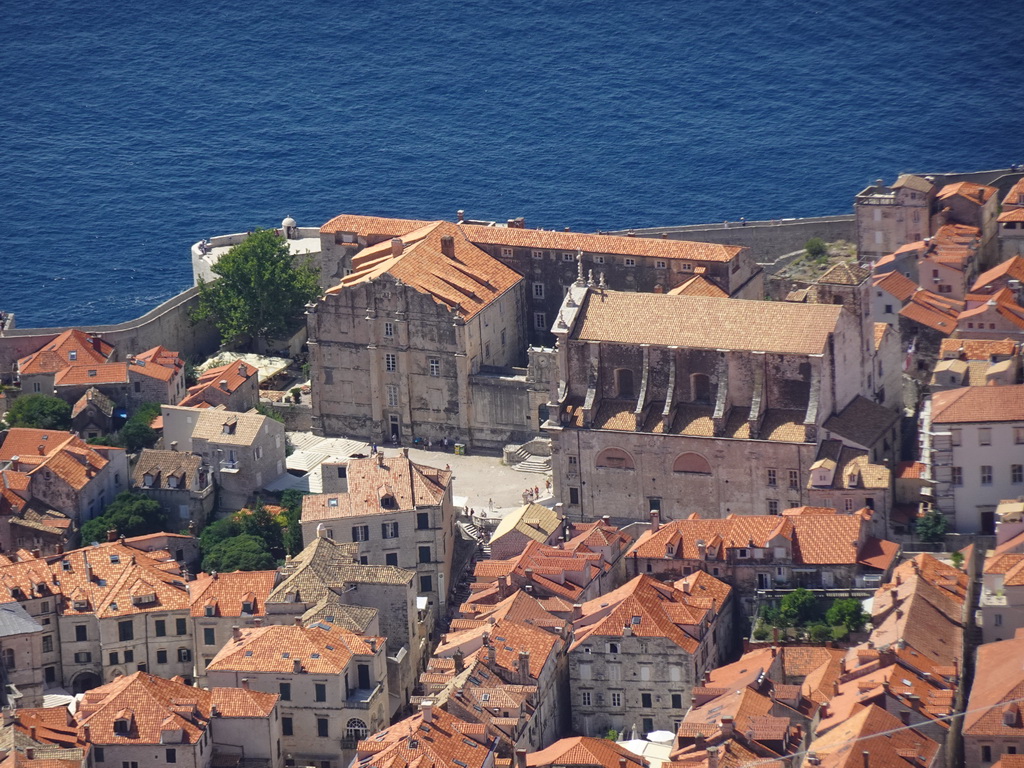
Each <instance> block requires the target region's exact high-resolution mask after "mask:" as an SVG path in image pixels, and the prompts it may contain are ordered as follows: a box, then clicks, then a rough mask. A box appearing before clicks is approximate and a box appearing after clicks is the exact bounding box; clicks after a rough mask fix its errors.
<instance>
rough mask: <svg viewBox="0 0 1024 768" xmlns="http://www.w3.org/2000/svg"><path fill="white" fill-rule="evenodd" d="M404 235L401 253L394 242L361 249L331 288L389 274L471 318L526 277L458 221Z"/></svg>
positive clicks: (435, 224) (335, 290)
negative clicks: (347, 272) (394, 248)
mask: <svg viewBox="0 0 1024 768" xmlns="http://www.w3.org/2000/svg"><path fill="white" fill-rule="evenodd" d="M446 237H451V238H452V241H451V242H452V253H451V255H450V256H448V255H445V254H444V252H443V250H442V249H443V248H444V247H445V246H444V243H443V241H442V238H446ZM405 239H406V241H407V242H405V243H404V245H403V250H402V252H401V253H400V254H399V255H397V256H396V255H393V253H392V247H391V243H390V242H385V243H381V244H379V245H376V246H371V247H369V248H366V249H364V250H363V251H361V252H360V253H359V254H358V255H357V256H355V257H354V258H353V260H352V267H353V270H354V271H353V272H352V274H350V275H346V276H345V277H344V278H342V280H341V283H340V284H339V285H337V286H335V287H334V288H331V289H329V290H328V291H327V293H328V294H331V293H337V292H338V291H341V290H344V289H345V288H347V287H350V286H352V285H357V284H359V283H364V282H369V281H372V280H374V279H376V278H379V277H381V276H383V275H385V274H387V275H390V276H391V277H393V278H395V279H397V280H400V281H402V282H403V283H405V284H407V285H409V286H411V287H413V288H415V289H416V290H417V291H420V292H422V293H426V294H428V295H429V296H430V297H431V298H432V299H433V300H434V301H435V302H436V303H438V304H441V305H443V306H445V307H447V308H448V309H449V310H452V311H454V312H456V313H457V314H458V315H459V316H461V317H463V318H465V319H469V318H471V317H473V316H474V315H476V314H477V313H478V312H480V311H481V310H482V309H484V308H485V307H486V306H488V305H489V304H490V303H491V302H492V301H494V300H495V299H497V298H498V297H500V296H502V295H504V294H505V293H506V292H507V291H509V290H511V289H512V288H514V287H515V286H516V285H518V284H519V283H521V282H522V279H523V278H522V276H521V275H519V274H518V273H517V272H515V271H514V270H512V269H510V268H508V267H506V266H505V265H504V264H502V263H501V262H500V261H498V260H497V259H495V258H493V257H492V256H491V255H490V254H488V253H486V252H484V251H482V250H480V249H479V248H477V247H476V246H475V245H473V244H472V243H471V242H469V241H468V240H467V239H466V236H465V233H464V232H463V231H462V228H461V227H459V226H458V225H455V224H450V223H448V222H434V223H432V224H429V225H427V226H424V227H421V228H420V229H417V230H415V231H413V232H410V233H408V234H407V235H405Z"/></svg>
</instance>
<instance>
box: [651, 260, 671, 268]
mask: <svg viewBox="0 0 1024 768" xmlns="http://www.w3.org/2000/svg"><path fill="white" fill-rule="evenodd" d="M654 266H655V268H657V269H665V268H666V267H668V264H667V263H665V262H664V261H656V262H654Z"/></svg>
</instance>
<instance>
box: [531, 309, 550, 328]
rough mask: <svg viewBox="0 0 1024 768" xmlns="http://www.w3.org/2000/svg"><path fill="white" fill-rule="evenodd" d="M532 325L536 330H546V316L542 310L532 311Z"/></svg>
mask: <svg viewBox="0 0 1024 768" xmlns="http://www.w3.org/2000/svg"><path fill="white" fill-rule="evenodd" d="M533 327H534V328H536V329H537V330H538V331H546V330H547V329H548V316H547V315H546V314H544V313H543V312H534V313H533Z"/></svg>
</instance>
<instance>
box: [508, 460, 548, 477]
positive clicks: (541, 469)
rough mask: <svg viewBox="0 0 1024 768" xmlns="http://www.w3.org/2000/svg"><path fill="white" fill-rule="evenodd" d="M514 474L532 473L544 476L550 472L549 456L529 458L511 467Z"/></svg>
mask: <svg viewBox="0 0 1024 768" xmlns="http://www.w3.org/2000/svg"><path fill="white" fill-rule="evenodd" d="M512 468H513V469H514V470H515V471H516V472H533V473H534V474H538V475H546V474H548V473H549V472H551V457H550V456H530V458H528V459H524V460H523V461H521V462H519V463H518V464H515V465H513V467H512Z"/></svg>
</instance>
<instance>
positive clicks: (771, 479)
mask: <svg viewBox="0 0 1024 768" xmlns="http://www.w3.org/2000/svg"><path fill="white" fill-rule="evenodd" d="M768 485H769V486H770V487H772V488H774V487H775V486H777V485H778V479H777V477H776V473H775V470H774V469H769V470H768Z"/></svg>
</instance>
